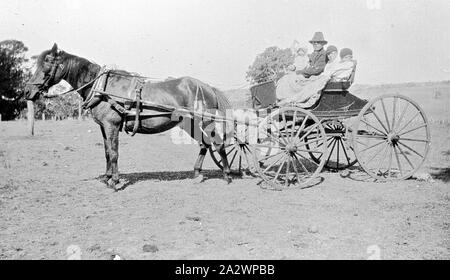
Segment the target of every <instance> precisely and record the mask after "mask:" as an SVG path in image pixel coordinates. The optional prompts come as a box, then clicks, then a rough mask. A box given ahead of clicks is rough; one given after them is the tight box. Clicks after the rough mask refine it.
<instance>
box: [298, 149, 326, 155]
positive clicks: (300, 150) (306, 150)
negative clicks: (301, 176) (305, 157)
mask: <svg viewBox="0 0 450 280" xmlns="http://www.w3.org/2000/svg"><path fill="white" fill-rule="evenodd" d="M297 151H299V152H305V153H318V154H323V152H322V151H321V150H308V149H298V148H297Z"/></svg>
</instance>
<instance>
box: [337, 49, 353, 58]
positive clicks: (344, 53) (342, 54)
mask: <svg viewBox="0 0 450 280" xmlns="http://www.w3.org/2000/svg"><path fill="white" fill-rule="evenodd" d="M347 55H353V51H352V50H351V49H349V48H343V49H342V50H341V52H340V53H339V56H340V57H341V58H344V57H346V56H347Z"/></svg>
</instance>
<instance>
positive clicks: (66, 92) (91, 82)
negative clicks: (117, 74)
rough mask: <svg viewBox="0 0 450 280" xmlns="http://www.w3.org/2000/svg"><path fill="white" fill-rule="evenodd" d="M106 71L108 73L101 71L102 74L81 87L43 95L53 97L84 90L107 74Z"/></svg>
mask: <svg viewBox="0 0 450 280" xmlns="http://www.w3.org/2000/svg"><path fill="white" fill-rule="evenodd" d="M106 73H107V72H103V73H100V74H99V75H97V77H95V78H94V79H93V80H92V81H90V82H87V83H86V84H84V85H82V86H80V87H78V88H73V89H70V90H68V91H65V92H63V93H59V94H43V96H44V97H46V98H52V97H57V96H63V95H66V94H68V93H71V92H75V91H79V90H82V89H84V88H86V87H88V86H89V85H91V84H93V83H95V81H97V80H98V79H100V77H101V76H103V75H105V74H106Z"/></svg>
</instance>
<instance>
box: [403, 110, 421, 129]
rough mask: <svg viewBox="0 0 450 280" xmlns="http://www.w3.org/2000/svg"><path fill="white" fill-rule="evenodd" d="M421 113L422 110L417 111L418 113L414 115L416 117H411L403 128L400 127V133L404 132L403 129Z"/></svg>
mask: <svg viewBox="0 0 450 280" xmlns="http://www.w3.org/2000/svg"><path fill="white" fill-rule="evenodd" d="M419 114H420V111H417V113H416V114H415V115H414V117H412V119H410V120H409V121H408V122H407V123H406V125H404V126H403V127H402V129H400V130H399V131H398V134H400V133H402V131H403V130H404V129H405V128H407V127H408V125H409V124H410V123H411V122H412V121H413V120H414V119H415V118H417V116H418V115H419Z"/></svg>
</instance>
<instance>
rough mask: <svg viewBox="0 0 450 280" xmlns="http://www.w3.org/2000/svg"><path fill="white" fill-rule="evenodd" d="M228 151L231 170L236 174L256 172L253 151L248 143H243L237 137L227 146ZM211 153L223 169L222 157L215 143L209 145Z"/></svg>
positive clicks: (215, 161)
mask: <svg viewBox="0 0 450 280" xmlns="http://www.w3.org/2000/svg"><path fill="white" fill-rule="evenodd" d="M225 151H226V153H227V159H228V164H229V166H230V170H231V172H232V173H234V174H239V175H242V174H243V173H245V172H248V173H250V174H251V173H254V172H255V171H254V168H253V160H252V156H251V151H250V148H249V146H248V144H245V143H242V142H240V141H239V140H237V139H234V141H233V143H232V144H229V145H227V146H226V147H225ZM209 153H210V154H211V158H212V160H213V161H214V163H215V164H216V165H217V166H218V167H219V168H220V169H223V164H222V159H221V158H220V155H219V153H218V152H217V150H216V147H215V146H214V145H211V146H210V147H209Z"/></svg>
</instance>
